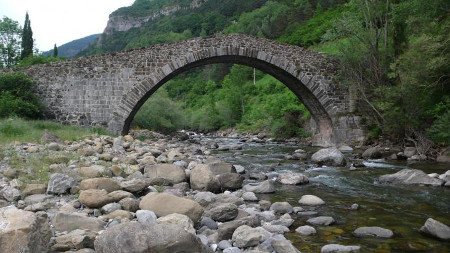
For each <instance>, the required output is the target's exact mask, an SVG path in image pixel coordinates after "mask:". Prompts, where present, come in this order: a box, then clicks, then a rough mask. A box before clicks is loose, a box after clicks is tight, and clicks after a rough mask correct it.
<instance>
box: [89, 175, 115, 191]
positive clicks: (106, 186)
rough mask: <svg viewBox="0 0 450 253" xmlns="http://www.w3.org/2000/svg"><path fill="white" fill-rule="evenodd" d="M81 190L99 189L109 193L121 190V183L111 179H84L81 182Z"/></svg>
mask: <svg viewBox="0 0 450 253" xmlns="http://www.w3.org/2000/svg"><path fill="white" fill-rule="evenodd" d="M80 189H81V190H89V189H97V190H106V191H107V192H113V191H117V190H121V189H122V187H120V185H119V183H118V182H117V181H115V180H114V179H111V178H106V177H100V178H89V179H84V180H82V181H81V182H80Z"/></svg>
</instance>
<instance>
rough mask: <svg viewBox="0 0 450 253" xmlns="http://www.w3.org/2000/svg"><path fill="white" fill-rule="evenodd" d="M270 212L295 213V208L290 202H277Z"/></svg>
mask: <svg viewBox="0 0 450 253" xmlns="http://www.w3.org/2000/svg"><path fill="white" fill-rule="evenodd" d="M270 210H272V211H274V212H275V214H285V213H292V212H293V208H292V206H291V204H289V203H288V202H275V203H273V204H272V205H271V206H270Z"/></svg>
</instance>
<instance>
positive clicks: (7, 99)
mask: <svg viewBox="0 0 450 253" xmlns="http://www.w3.org/2000/svg"><path fill="white" fill-rule="evenodd" d="M41 112H42V105H41V103H40V101H39V99H38V98H37V97H36V95H35V94H34V87H33V81H32V80H31V79H29V78H28V77H27V76H25V75H24V74H21V73H7V74H0V118H5V117H10V116H20V117H25V118H30V119H35V118H39V117H40V116H41Z"/></svg>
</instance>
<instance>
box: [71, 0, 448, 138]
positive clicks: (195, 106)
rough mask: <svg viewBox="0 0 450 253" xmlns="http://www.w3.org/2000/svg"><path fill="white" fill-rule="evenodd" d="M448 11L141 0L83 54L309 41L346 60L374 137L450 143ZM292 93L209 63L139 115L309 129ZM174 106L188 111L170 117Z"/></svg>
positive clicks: (312, 1)
mask: <svg viewBox="0 0 450 253" xmlns="http://www.w3.org/2000/svg"><path fill="white" fill-rule="evenodd" d="M449 9H450V3H449V2H448V1H445V0H437V1H433V2H432V3H427V1H425V0H410V1H406V0H399V1H395V2H394V3H392V2H381V1H363V0H350V1H345V0H295V1H291V0H271V1H266V0H251V1H250V0H249V1H241V0H227V1H213V0H137V1H135V3H134V4H133V5H131V6H130V7H125V8H120V9H118V10H117V11H115V12H113V13H112V14H111V15H110V21H109V22H108V26H107V27H106V29H105V31H104V33H103V34H102V35H101V38H100V39H99V40H98V42H97V43H95V44H93V45H91V46H90V47H88V48H87V49H86V50H84V51H83V52H81V53H80V55H88V54H95V53H103V52H114V51H119V50H127V49H132V48H140V47H146V46H150V45H153V44H158V43H164V42H176V41H180V40H185V39H188V38H192V37H203V36H209V35H212V34H215V33H246V34H251V35H254V36H259V37H266V38H269V39H274V40H278V41H280V42H285V43H289V44H294V45H298V46H303V47H307V48H309V49H310V50H316V51H320V52H324V53H326V54H329V55H331V56H333V57H335V58H337V59H338V60H339V62H340V64H341V72H340V73H339V80H340V82H341V84H342V85H348V87H349V88H350V89H351V90H352V92H354V96H356V97H358V98H360V99H359V102H358V103H357V104H354V105H352V106H353V107H354V109H355V110H356V112H357V113H359V114H360V115H362V116H363V117H364V122H365V124H366V125H367V126H368V129H369V138H377V137H379V136H380V134H383V135H385V136H387V137H388V138H392V139H394V140H403V139H404V138H405V137H406V138H407V139H411V140H414V141H416V145H422V146H427V144H426V143H429V141H430V139H432V140H434V141H436V142H442V143H450V133H449V129H448V127H445V126H448V125H449V124H450V110H449V108H450V95H449V94H450V90H449V89H450V88H449V87H450V84H449V76H448V73H450V69H449V64H446V63H447V62H449V60H450V56H449V43H448V39H449V33H448V30H449V27H450V21H449V16H448V11H447V10H449ZM446 31H447V32H446ZM253 85H256V86H257V87H258V89H254V87H253ZM236 91H239V92H237V93H236ZM233 94H234V95H233ZM289 94H291V95H292V93H290V91H289V90H287V89H286V87H285V86H284V85H283V84H281V83H279V82H278V81H277V80H274V79H273V78H271V77H268V76H266V75H265V74H264V73H260V72H258V71H256V72H254V71H253V69H251V68H248V67H238V66H235V67H233V66H230V65H214V66H208V67H205V68H202V69H197V70H195V71H191V72H189V73H185V74H182V75H180V76H179V77H177V78H175V79H174V80H172V81H170V82H169V83H168V84H166V85H164V86H163V88H162V89H160V91H159V92H158V93H157V94H155V95H154V96H152V97H151V99H149V101H148V102H147V104H146V105H144V107H143V109H142V110H141V112H140V113H139V114H138V115H137V117H136V123H137V125H138V126H140V127H151V128H154V129H157V130H167V131H173V130H176V129H179V128H188V129H194V130H201V131H211V130H217V129H221V128H227V127H238V128H240V129H243V130H245V131H256V132H259V131H266V132H270V133H272V134H274V135H282V136H284V137H289V136H305V135H307V133H306V132H305V130H304V129H302V128H301V127H299V126H301V125H302V124H304V123H305V122H308V119H309V114H308V112H307V110H306V109H305V108H304V106H302V105H301V103H299V101H298V100H296V99H295V97H294V98H293V99H291V98H289V99H287V96H290V95H289ZM286 101H289V102H286ZM152 103H153V106H156V105H158V106H160V107H161V110H160V113H156V114H154V115H149V113H146V111H148V112H151V111H155V110H146V108H148V107H149V106H150V105H151V104H152ZM167 107H171V108H172V110H170V111H172V112H174V115H181V116H180V117H173V115H166V114H167V113H165V111H167V110H164V108H167ZM177 113H178V114H177ZM149 117H153V118H152V120H151V121H150V120H147V119H148V118H149ZM417 140H421V141H420V142H421V143H418V142H417Z"/></svg>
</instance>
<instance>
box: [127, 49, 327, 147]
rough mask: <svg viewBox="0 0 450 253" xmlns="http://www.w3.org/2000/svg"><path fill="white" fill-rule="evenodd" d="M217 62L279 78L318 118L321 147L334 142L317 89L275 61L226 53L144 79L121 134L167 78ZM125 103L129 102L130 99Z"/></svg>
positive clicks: (317, 137) (316, 142)
mask: <svg viewBox="0 0 450 253" xmlns="http://www.w3.org/2000/svg"><path fill="white" fill-rule="evenodd" d="M217 63H232V64H241V65H245V66H249V67H254V68H256V69H259V70H261V71H263V72H265V73H267V74H270V75H272V76H273V77H275V78H276V79H278V80H279V81H280V82H282V83H283V84H284V85H286V86H287V87H288V88H289V89H290V90H291V91H292V92H293V93H294V94H295V95H296V96H297V97H298V98H299V100H300V101H301V102H302V103H303V104H304V105H305V107H306V108H307V109H308V110H309V112H310V113H311V115H312V117H313V119H314V120H315V122H316V125H317V127H318V134H317V135H316V136H315V137H314V144H315V145H319V146H329V145H331V143H333V141H332V139H333V123H332V119H331V117H330V115H329V113H328V112H327V110H326V109H325V106H324V105H322V104H321V102H320V101H319V99H318V98H317V97H316V95H315V94H313V92H312V91H311V90H310V89H309V88H308V86H307V85H306V84H304V83H303V82H302V81H300V79H299V78H298V77H296V76H294V75H292V74H291V73H289V72H288V71H286V70H284V69H282V68H280V67H278V66H276V65H274V64H272V63H269V62H267V61H263V60H260V59H257V58H252V57H247V56H239V55H223V56H214V57H207V58H204V59H200V60H196V61H193V62H191V63H187V64H185V65H183V66H181V67H179V68H175V69H174V70H173V71H171V72H170V73H168V74H166V75H165V76H164V77H163V78H162V79H160V80H159V81H157V82H153V83H152V82H148V80H147V82H146V81H143V82H142V84H143V85H144V87H145V89H146V90H145V92H142V89H144V88H143V87H142V85H141V87H139V86H138V87H135V88H134V89H140V91H139V93H141V94H142V93H143V96H141V97H140V98H139V99H138V101H137V102H136V103H134V105H130V106H129V107H132V109H131V111H130V112H129V113H128V115H127V116H126V117H125V119H124V121H123V127H122V129H121V133H122V134H124V135H125V134H127V133H128V132H129V130H130V127H131V123H132V121H133V119H134V117H135V115H136V113H137V112H138V111H139V109H140V108H141V107H142V105H143V104H144V103H145V102H146V101H147V99H148V98H149V97H150V96H151V95H152V94H153V93H155V92H156V91H157V90H158V89H159V88H160V87H161V86H162V85H164V84H165V83H166V82H167V81H169V80H171V79H172V78H174V77H175V76H177V75H179V74H181V73H183V72H186V71H189V70H191V69H193V68H196V67H200V66H204V65H210V64H217ZM161 69H164V67H162V68H161ZM294 72H296V71H294ZM313 79H314V78H309V81H313ZM144 83H145V84H144ZM123 100H127V98H123ZM122 102H123V103H125V102H126V101H122Z"/></svg>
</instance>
